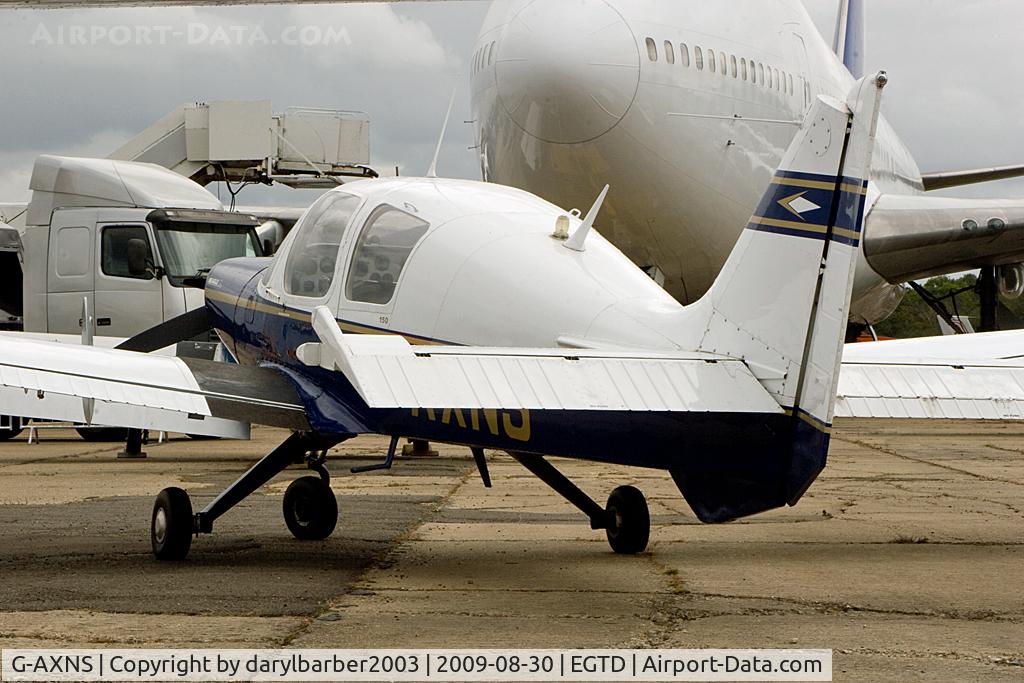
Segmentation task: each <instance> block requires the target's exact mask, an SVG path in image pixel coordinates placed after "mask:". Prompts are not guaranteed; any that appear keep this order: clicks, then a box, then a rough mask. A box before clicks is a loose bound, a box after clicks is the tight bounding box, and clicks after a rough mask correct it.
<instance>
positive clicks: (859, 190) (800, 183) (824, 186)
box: [772, 177, 868, 195]
mask: <svg viewBox="0 0 1024 683" xmlns="http://www.w3.org/2000/svg"><path fill="white" fill-rule="evenodd" d="M772 184H773V185H786V186H788V187H800V188H804V189H806V190H835V189H836V185H835V183H826V182H825V181H823V180H800V179H799V178H778V177H776V178H773V179H772ZM840 189H842V191H843V192H849V193H850V194H859V195H866V194H867V193H868V189H867V188H866V187H862V186H860V185H854V184H853V183H843V184H842V185H841V186H840Z"/></svg>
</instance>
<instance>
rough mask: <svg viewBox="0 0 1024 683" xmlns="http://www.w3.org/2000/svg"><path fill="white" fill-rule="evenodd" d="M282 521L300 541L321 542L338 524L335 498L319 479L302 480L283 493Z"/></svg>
mask: <svg viewBox="0 0 1024 683" xmlns="http://www.w3.org/2000/svg"><path fill="white" fill-rule="evenodd" d="M283 512H284V522H285V524H287V525H288V530H289V531H291V532H292V536H294V537H295V538H297V539H299V540H300V541H322V540H324V539H325V538H327V537H328V536H330V535H331V533H332V532H333V531H334V527H335V526H337V524H338V499H337V498H335V497H334V491H333V490H331V485H330V484H328V483H327V482H326V481H324V480H323V479H322V478H321V477H302V478H301V479H296V480H295V481H293V482H292V483H291V485H289V486H288V490H287V491H285V494H284V505H283Z"/></svg>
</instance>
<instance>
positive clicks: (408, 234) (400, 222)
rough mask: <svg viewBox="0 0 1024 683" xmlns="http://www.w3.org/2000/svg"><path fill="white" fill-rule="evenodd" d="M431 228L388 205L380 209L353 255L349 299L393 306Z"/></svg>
mask: <svg viewBox="0 0 1024 683" xmlns="http://www.w3.org/2000/svg"><path fill="white" fill-rule="evenodd" d="M429 227H430V224H429V223H427V222H426V221H424V220H421V219H419V218H417V217H416V216H413V215H412V214H410V213H406V212H405V211H402V210H401V209H396V208H395V207H393V206H388V205H387V204H384V205H382V206H380V207H378V208H377V209H376V210H375V211H374V212H373V213H372V214H371V215H370V217H369V218H368V219H367V221H366V227H364V228H363V232H362V234H360V235H359V242H358V243H357V244H356V250H355V254H353V256H352V265H351V266H350V267H349V272H348V284H347V285H346V289H345V291H346V294H347V296H348V300H349V301H356V302H360V303H366V304H379V305H383V304H387V303H389V302H390V301H391V299H392V298H393V297H394V295H395V288H396V287H398V279H399V278H400V277H401V275H402V271H403V270H404V269H405V264H406V262H407V261H408V260H409V254H411V253H412V250H413V247H415V246H416V243H417V242H419V241H420V238H422V237H423V236H424V235H425V234H426V233H427V229H428V228H429Z"/></svg>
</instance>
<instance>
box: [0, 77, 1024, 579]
mask: <svg viewBox="0 0 1024 683" xmlns="http://www.w3.org/2000/svg"><path fill="white" fill-rule="evenodd" d="M885 83H886V78H885V75H884V74H881V73H880V74H876V75H873V76H871V77H868V78H865V79H862V80H860V81H858V82H857V83H856V84H854V86H853V88H852V89H851V91H850V92H849V94H848V95H847V97H845V98H844V99H843V100H838V99H835V98H831V97H828V96H819V97H817V98H815V101H814V103H813V105H812V106H811V108H810V110H809V112H808V115H807V116H806V118H805V121H804V123H803V124H802V126H801V129H800V131H799V133H798V134H797V135H796V137H795V139H794V140H793V142H792V144H791V145H790V149H789V151H788V152H787V153H786V154H785V155H784V156H783V160H782V162H781V164H780V166H779V169H778V170H777V172H776V173H775V175H774V177H773V179H772V181H771V183H770V184H769V186H768V189H767V191H766V192H765V194H764V196H763V198H762V200H761V202H760V204H759V206H758V209H757V211H755V212H754V216H753V218H751V219H750V220H749V221H747V223H746V229H745V230H744V231H743V232H742V233H741V236H740V239H739V242H738V244H737V245H736V248H735V249H734V250H733V252H732V254H731V255H730V257H729V259H728V261H727V263H726V265H725V267H724V268H723V270H722V273H721V274H720V275H719V277H718V278H717V279H716V281H715V283H714V285H713V286H712V287H711V288H710V290H709V291H708V293H707V294H706V295H705V296H704V297H703V298H701V299H700V300H699V301H697V302H696V303H694V304H692V305H689V306H683V305H681V304H680V303H678V302H677V301H676V300H675V299H674V298H672V297H671V296H669V295H668V294H667V293H666V292H665V291H664V290H663V289H662V288H660V287H658V286H657V285H656V284H655V283H654V282H653V281H652V280H651V279H650V278H649V277H647V275H646V274H645V273H644V272H643V271H641V270H640V269H638V268H637V267H636V266H635V265H634V264H633V263H632V262H631V261H630V260H629V259H628V258H627V257H626V256H624V255H623V254H622V253H621V252H620V251H619V250H618V249H616V248H615V247H614V246H613V245H611V244H610V243H609V242H608V241H607V240H605V238H604V237H602V236H601V235H600V234H599V233H598V232H597V230H596V228H595V223H596V220H597V218H598V216H599V212H600V210H601V204H602V200H603V199H604V196H605V193H602V195H601V196H600V197H599V199H598V201H597V203H596V204H595V205H594V207H593V208H592V209H591V211H590V212H589V213H588V214H587V215H586V216H585V217H582V218H581V217H579V216H576V215H573V214H571V213H567V212H565V211H563V210H562V209H560V208H558V207H556V206H554V205H552V204H550V203H548V202H546V201H544V200H542V199H539V198H537V197H535V196H533V195H530V194H528V193H526V192H523V191H520V190H514V189H510V188H506V187H502V186H498V185H494V184H485V183H476V182H469V181H454V180H440V179H436V178H424V179H412V178H410V179H391V180H376V181H361V182H354V183H351V184H348V185H345V186H344V187H340V188H338V189H336V190H332V191H331V192H329V193H327V194H326V195H324V196H323V197H322V198H321V199H320V200H318V201H317V202H316V203H315V204H314V205H313V206H312V207H311V208H310V209H309V210H308V211H307V212H306V214H305V215H304V217H303V218H302V220H301V221H300V222H299V224H298V225H297V226H296V228H295V229H294V230H293V231H292V232H291V234H290V235H289V236H288V238H287V239H286V241H285V243H284V244H283V245H282V248H281V250H280V251H279V252H278V253H277V255H276V256H275V257H274V258H272V259H268V258H243V259H232V260H228V261H225V262H223V263H221V264H219V265H217V266H216V267H214V268H213V270H212V271H211V272H210V273H209V276H208V278H207V280H206V283H205V301H206V306H205V307H204V308H202V309H199V310H198V311H196V312H193V313H189V314H186V315H185V316H183V317H181V318H179V319H176V320H175V321H172V322H170V323H165V324H164V325H162V326H160V327H158V328H154V330H152V331H150V332H147V333H144V334H143V335H140V336H139V337H137V338H134V339H132V340H129V341H128V342H126V343H125V344H124V345H122V348H121V349H115V350H110V349H101V348H93V347H88V346H81V347H79V346H71V347H69V346H65V345H60V344H54V343H47V342H43V341H38V340H33V339H25V338H21V337H18V336H17V335H9V336H0V358H2V361H0V413H9V414H17V415H26V416H31V417H39V418H52V419H61V420H72V421H76V422H96V423H100V424H118V425H125V426H130V427H135V428H151V429H163V430H173V431H183V432H187V433H192V434H207V435H213V436H229V437H244V436H246V435H247V433H248V429H249V426H250V425H251V424H253V423H259V424H266V425H272V426H277V427H283V428H287V429H290V430H292V432H293V434H292V436H291V437H290V438H288V439H287V440H286V441H285V442H284V443H282V444H281V445H280V446H279V447H278V448H277V449H275V450H274V451H273V452H271V453H270V454H268V455H267V456H265V457H264V458H263V459H261V460H260V461H259V462H258V463H257V464H255V465H254V466H253V467H252V468H251V469H250V470H249V471H247V472H246V473H244V474H243V475H242V476H241V477H240V478H239V479H238V481H236V482H235V483H234V484H232V485H231V486H230V487H228V488H227V489H226V490H225V491H224V492H223V493H222V494H220V495H219V496H218V497H217V498H216V499H215V500H213V501H212V502H210V503H209V504H208V505H207V506H205V508H204V509H203V510H201V511H199V512H194V510H193V507H192V501H191V499H190V498H189V496H188V494H187V493H186V492H185V491H183V490H180V489H176V488H175V489H167V490H165V491H163V492H161V493H160V495H159V496H158V498H157V501H156V504H155V505H154V509H153V515H152V530H151V535H152V545H153V552H154V554H155V556H156V557H157V558H159V559H163V560H180V559H183V558H184V557H185V556H186V555H187V554H188V552H189V550H190V548H191V544H192V539H193V537H194V536H195V535H197V534H202V533H210V532H212V530H213V524H214V522H215V521H216V520H217V519H218V518H219V517H220V516H221V515H223V514H224V513H225V512H227V511H228V510H230V509H231V508H232V507H234V506H235V505H237V504H238V503H239V502H240V501H241V500H243V499H244V498H246V497H247V496H248V495H250V494H251V493H252V492H254V491H256V490H257V489H258V488H259V487H260V486H262V485H264V484H265V483H267V482H268V481H269V480H270V479H271V478H272V477H274V476H276V475H278V474H280V473H281V472H283V471H284V470H285V469H286V468H287V467H289V466H290V465H292V464H293V463H295V462H296V461H301V460H302V459H305V461H306V463H307V465H308V466H309V467H310V468H311V469H313V470H314V471H317V472H319V475H320V476H307V477H302V478H300V479H297V480H296V481H294V482H293V483H292V484H291V485H290V486H289V488H288V490H287V493H286V495H285V498H284V516H285V521H286V523H287V526H288V527H289V529H290V530H291V532H292V533H293V535H295V536H296V537H297V538H300V539H323V538H326V537H327V536H328V535H329V534H330V533H331V532H332V531H333V530H334V528H335V525H336V523H337V516H338V510H337V500H336V498H335V496H334V493H333V491H332V490H331V487H330V477H329V474H328V472H327V469H326V468H325V467H324V461H325V457H326V452H327V450H328V449H330V448H332V447H333V446H335V445H336V444H338V443H340V442H342V441H345V440H346V439H350V438H352V437H354V436H356V435H358V434H366V433H376V434H384V435H390V436H391V437H392V441H391V450H390V452H389V453H388V456H387V461H386V462H385V463H384V465H382V466H380V467H390V466H391V463H392V459H393V457H394V452H395V447H396V445H397V443H398V437H399V436H401V437H414V438H422V439H429V440H433V441H438V442H449V443H455V444H462V445H465V446H468V447H469V448H471V449H472V452H473V454H474V456H475V458H476V461H477V464H478V466H479V468H480V472H481V475H482V477H483V479H484V482H485V484H486V485H490V477H489V475H488V473H487V464H486V460H485V458H484V450H483V449H496V450H502V451H506V452H508V453H510V454H512V455H513V457H515V458H516V459H517V460H518V461H519V462H521V463H522V464H523V465H524V466H525V467H527V468H528V469H529V470H530V471H531V472H533V473H534V474H536V475H537V476H538V477H539V478H540V479H542V480H543V481H544V482H546V483H547V484H549V485H550V486H552V487H553V488H554V489H555V490H556V491H557V492H558V493H560V494H561V495H563V496H565V497H566V498H567V499H568V500H569V501H570V502H572V503H573V504H574V505H576V506H577V507H578V508H579V509H580V510H582V511H583V512H584V513H585V514H586V515H587V517H588V518H589V520H590V523H591V526H592V527H593V528H594V529H604V530H605V531H606V533H607V536H608V540H609V542H610V544H611V547H612V548H613V549H614V550H615V551H616V552H620V553H637V552H640V551H641V550H643V549H644V548H645V547H646V545H647V542H648V537H649V529H650V519H649V514H648V509H647V504H646V501H645V499H644V497H643V494H642V493H641V492H640V491H638V490H637V489H635V488H633V487H629V486H624V487H620V488H618V489H616V490H615V491H613V492H612V493H611V495H610V497H609V499H608V503H607V505H606V506H601V505H599V504H598V503H597V502H595V501H594V500H593V499H592V498H591V497H590V496H588V495H587V494H586V493H584V492H583V491H581V490H580V489H579V488H578V487H576V486H575V485H574V484H573V483H572V482H571V481H569V480H568V479H567V478H566V477H565V476H564V475H562V474H561V473H560V472H559V471H558V470H557V469H556V468H555V467H554V466H553V465H552V464H551V463H550V462H549V461H548V460H547V459H546V458H547V457H550V456H559V457H569V458H580V459H589V460H595V461H601V462H609V463H620V464H626V465H634V466H638V467H646V468H656V469H660V470H665V471H667V472H669V473H670V474H671V476H672V477H673V479H674V480H675V482H676V483H677V485H678V487H679V489H680V491H681V492H682V494H683V496H685V498H686V500H687V501H688V502H689V504H690V506H691V507H692V509H693V510H694V512H695V514H696V515H697V516H698V517H699V518H700V519H701V520H702V521H704V522H709V523H716V522H724V521H728V520H732V519H736V518H738V517H742V516H745V515H751V514H756V513H759V512H762V511H766V510H770V509H773V508H777V507H780V506H784V505H787V504H789V505H792V504H795V503H796V502H797V501H798V500H799V499H800V498H801V496H802V495H803V493H804V492H805V491H806V490H807V488H808V487H809V486H810V485H811V484H812V482H813V481H814V480H815V478H816V477H817V476H818V474H819V473H820V472H821V471H822V469H823V468H824V466H825V462H826V456H827V453H828V447H829V434H830V425H831V423H832V420H833V417H834V415H835V410H836V387H837V383H838V382H839V381H840V379H839V368H840V360H841V354H842V348H843V337H844V333H845V329H846V323H847V319H848V314H849V306H850V298H851V292H852V287H853V278H854V270H855V267H856V262H857V259H858V253H859V251H858V250H859V245H860V240H861V235H862V229H863V224H864V210H865V204H866V200H867V189H866V188H867V179H866V176H867V173H868V169H869V168H870V160H871V155H872V151H873V149H874V146H875V145H874V143H875V135H876V130H877V123H878V110H879V103H880V99H881V92H882V87H883V86H884V85H885ZM794 191H799V192H801V193H802V194H803V196H804V197H806V198H807V201H808V202H809V203H813V204H814V205H815V206H816V207H817V208H815V209H814V210H808V211H806V212H805V213H806V219H807V220H806V222H804V223H801V224H800V225H799V226H798V227H791V226H788V225H785V226H780V225H776V224H774V223H772V222H770V221H765V220H763V217H765V216H781V215H784V213H785V212H786V211H787V210H788V209H787V204H788V203H791V200H790V199H789V198H790V197H791V195H792V194H793V192H794ZM86 319H88V315H87V316H86ZM211 328H212V329H215V330H216V332H217V333H218V335H219V336H220V338H221V340H222V341H223V343H224V344H225V346H226V347H227V348H228V350H230V352H231V354H232V355H233V357H234V358H235V359H236V360H237V361H238V364H224V363H211V362H203V361H196V360H190V359H179V358H171V357H166V356H158V355H147V354H145V353H139V351H148V350H156V349H159V348H163V347H165V346H167V345H168V344H170V343H173V342H174V341H178V340H182V339H187V338H191V337H192V336H194V335H195V334H196V333H197V332H200V331H203V330H208V329H211ZM129 349H134V350H129ZM1022 372H1024V371H1022V369H1021V367H1020V364H1019V362H1018V363H1014V362H1008V361H1004V362H1002V363H994V362H991V361H985V362H984V363H978V364H964V365H960V364H957V365H951V364H944V363H939V362H934V361H914V360H901V361H898V362H897V361H893V360H892V359H891V358H887V357H885V356H884V355H882V356H876V357H874V358H863V359H861V361H860V362H859V363H858V365H857V366H856V368H855V372H854V373H853V374H850V373H847V371H846V369H845V368H844V378H845V376H846V375H848V374H850V377H856V378H857V384H856V386H853V387H851V392H850V395H851V396H853V399H852V400H850V399H848V400H847V401H846V403H845V404H844V408H843V410H844V411H846V413H847V414H854V415H857V414H870V413H871V412H872V411H874V410H877V409H879V406H881V407H882V408H884V409H886V410H890V409H891V406H892V405H898V406H901V407H902V408H901V409H902V410H903V411H904V414H906V415H910V416H931V417H942V416H947V413H949V412H950V411H948V410H936V409H935V405H937V402H936V398H935V396H934V395H933V394H931V393H929V392H928V391H927V390H924V391H923V390H922V389H921V388H920V386H921V385H924V386H928V385H929V384H930V385H931V386H948V384H949V381H948V379H944V377H948V376H950V375H951V374H954V373H955V374H956V377H957V382H959V386H973V387H975V388H976V387H977V386H980V385H986V384H990V385H991V384H995V385H997V386H998V387H999V388H998V391H996V390H990V389H986V392H987V393H986V394H985V395H978V394H977V390H976V389H975V393H974V394H971V395H970V396H969V397H968V398H967V399H962V401H966V403H967V404H969V405H970V407H971V410H967V409H964V410H961V411H960V412H961V413H962V414H960V415H959V416H960V417H993V418H1005V417H1014V418H1016V419H1021V418H1024V383H1022V382H1021V381H1019V380H1020V376H1021V373H1022ZM879 374H880V375H881V376H883V377H888V378H894V377H897V376H900V377H910V378H913V381H911V382H908V383H907V385H906V386H902V385H900V383H899V382H897V381H895V380H891V381H889V382H888V384H886V385H885V386H884V387H883V388H882V389H881V390H879V391H875V390H874V388H873V387H875V386H877V384H876V382H875V381H874V380H873V377H875V376H877V375H879ZM844 381H847V382H851V381H853V380H850V379H844ZM994 392H995V393H994ZM968 393H970V392H968ZM957 401H958V399H949V400H948V401H947V402H946V405H951V406H959V405H961V404H960V403H958V402H957ZM887 406H889V407H887Z"/></svg>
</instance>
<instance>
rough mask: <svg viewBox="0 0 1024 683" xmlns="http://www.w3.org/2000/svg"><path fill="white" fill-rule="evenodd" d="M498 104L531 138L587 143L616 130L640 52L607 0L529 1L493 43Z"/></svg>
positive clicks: (631, 94) (632, 93)
mask: <svg viewBox="0 0 1024 683" xmlns="http://www.w3.org/2000/svg"><path fill="white" fill-rule="evenodd" d="M496 68H497V75H496V77H497V85H498V98H499V99H500V101H501V104H502V106H503V107H504V108H505V110H506V111H507V112H508V115H509V116H510V117H511V118H512V120H513V121H514V122H515V123H516V124H517V125H518V126H519V127H520V128H522V129H523V130H524V131H526V132H527V133H529V134H530V135H532V136H534V137H536V138H538V139H540V140H544V141H546V142H552V143H557V144H574V143H581V142H588V141H590V140H593V139H595V138H598V137H600V136H602V135H604V134H605V133H607V132H608V131H609V130H611V129H612V128H614V127H615V125H616V124H617V123H619V121H621V120H622V119H623V117H625V115H626V113H627V112H628V111H629V108H630V106H632V104H633V100H634V98H635V97H636V92H637V88H638V87H639V85H640V49H639V47H638V46H637V42H636V38H635V37H634V35H633V32H632V30H630V28H629V25H628V24H627V23H626V21H625V19H624V18H623V17H622V15H621V14H619V13H618V11H616V10H615V8H614V7H612V6H611V5H610V4H609V3H608V2H606V0H560V1H559V2H550V1H547V2H541V0H534V1H533V2H531V3H529V4H528V5H527V6H525V7H524V8H523V9H522V10H521V11H520V12H519V13H518V14H517V15H516V16H515V17H514V18H513V19H512V20H511V21H510V22H509V23H508V24H507V25H506V26H505V29H504V31H503V33H502V37H501V40H500V41H499V45H498V59H497V67H496Z"/></svg>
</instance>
